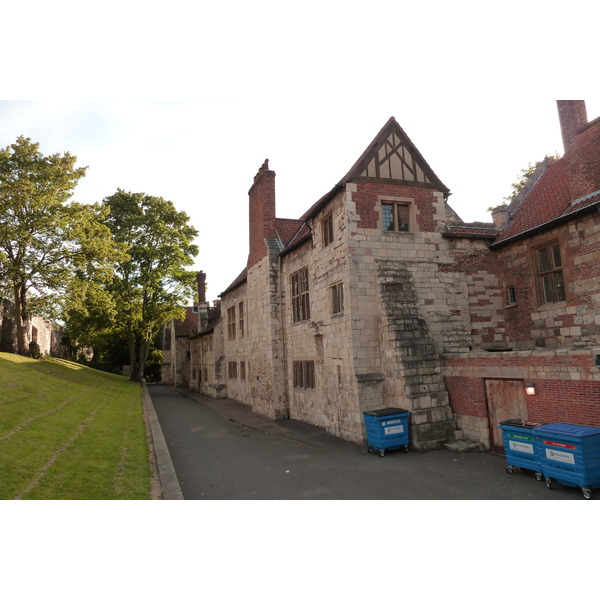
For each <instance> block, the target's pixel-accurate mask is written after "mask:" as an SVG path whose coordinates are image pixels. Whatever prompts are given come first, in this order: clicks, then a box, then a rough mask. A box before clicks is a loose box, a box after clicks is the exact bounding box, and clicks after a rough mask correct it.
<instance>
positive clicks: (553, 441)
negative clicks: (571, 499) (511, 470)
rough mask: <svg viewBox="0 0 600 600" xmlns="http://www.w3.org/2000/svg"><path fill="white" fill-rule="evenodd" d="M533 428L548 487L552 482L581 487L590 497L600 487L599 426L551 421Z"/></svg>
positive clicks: (584, 493)
mask: <svg viewBox="0 0 600 600" xmlns="http://www.w3.org/2000/svg"><path fill="white" fill-rule="evenodd" d="M533 431H534V433H535V435H536V437H537V451H538V453H539V457H540V463H541V465H542V473H543V476H544V477H545V478H546V485H547V486H548V488H551V487H552V483H553V481H556V482H558V483H561V484H563V485H568V486H570V487H580V488H581V491H582V492H583V497H584V498H586V499H588V500H589V499H590V498H591V497H592V490H593V489H594V488H599V487H600V428H599V427H589V426H587V425H570V424H569V423H550V424H547V425H540V426H539V427H536V428H535V429H534V430H533Z"/></svg>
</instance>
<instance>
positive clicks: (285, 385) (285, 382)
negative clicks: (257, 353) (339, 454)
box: [277, 255, 290, 419]
mask: <svg viewBox="0 0 600 600" xmlns="http://www.w3.org/2000/svg"><path fill="white" fill-rule="evenodd" d="M277 279H278V281H279V318H280V319H281V351H282V353H283V389H284V394H285V406H286V412H287V418H288V419H289V418H290V395H289V377H288V370H287V344H286V335H285V333H286V332H285V316H284V309H285V305H284V302H283V284H282V281H281V255H279V256H278V257H277Z"/></svg>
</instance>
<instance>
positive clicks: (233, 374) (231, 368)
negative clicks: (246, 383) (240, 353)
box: [227, 361, 237, 379]
mask: <svg viewBox="0 0 600 600" xmlns="http://www.w3.org/2000/svg"><path fill="white" fill-rule="evenodd" d="M227 376H228V377H229V379H237V362H235V361H230V362H229V363H228V364H227Z"/></svg>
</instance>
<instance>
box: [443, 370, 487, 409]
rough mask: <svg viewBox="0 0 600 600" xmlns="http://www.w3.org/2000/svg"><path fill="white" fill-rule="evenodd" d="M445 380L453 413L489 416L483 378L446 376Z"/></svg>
mask: <svg viewBox="0 0 600 600" xmlns="http://www.w3.org/2000/svg"><path fill="white" fill-rule="evenodd" d="M444 382H445V384H446V389H447V391H448V396H449V397H450V408H451V409H452V412H453V413H455V414H457V415H469V416H471V417H484V418H487V416H488V414H487V407H486V402H485V387H484V383H483V379H481V378H477V377H444Z"/></svg>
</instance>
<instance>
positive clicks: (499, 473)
mask: <svg viewBox="0 0 600 600" xmlns="http://www.w3.org/2000/svg"><path fill="white" fill-rule="evenodd" d="M148 390H149V392H150V395H151V398H152V403H153V405H154V408H155V410H156V414H157V416H158V421H159V422H160V427H161V429H162V432H163V434H164V438H165V440H166V445H167V448H168V451H169V453H170V456H171V460H172V463H173V466H174V468H175V472H176V475H177V479H178V480H179V486H180V488H181V492H182V494H183V497H184V499H186V500H251V499H256V500H290V499H293V500H313V499H314V500H583V495H582V493H581V490H579V489H578V488H570V487H564V486H561V485H559V484H555V486H554V488H553V489H552V490H549V489H547V487H546V485H545V483H544V482H543V481H542V482H539V481H536V480H535V477H534V475H533V473H531V472H527V471H520V470H519V469H515V472H514V473H513V474H512V475H510V474H508V473H507V472H506V462H505V459H504V457H502V456H497V455H492V454H488V453H465V454H458V453H454V452H450V451H448V450H438V451H434V452H426V453H421V452H413V451H411V452H408V453H406V452H404V451H402V450H400V451H395V452H388V453H387V454H386V456H385V457H384V458H381V457H379V455H377V454H369V453H368V452H367V450H366V448H364V447H360V446H357V445H355V444H353V443H351V442H346V441H344V440H340V439H338V438H336V437H334V436H331V435H328V434H326V433H325V432H324V431H323V430H321V429H319V428H317V427H313V426H310V425H307V424H305V423H300V422H298V421H293V420H286V421H276V422H274V421H270V420H268V419H265V418H263V417H260V416H258V415H256V414H253V413H252V412H251V411H250V409H249V408H248V407H246V406H245V405H242V404H240V403H238V402H235V401H233V400H228V399H224V400H215V399H213V398H209V397H207V396H203V395H201V394H198V393H194V392H192V391H190V390H185V389H180V388H174V387H172V386H166V385H149V386H148Z"/></svg>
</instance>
